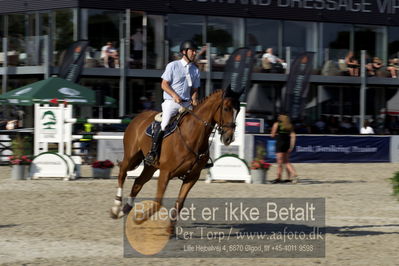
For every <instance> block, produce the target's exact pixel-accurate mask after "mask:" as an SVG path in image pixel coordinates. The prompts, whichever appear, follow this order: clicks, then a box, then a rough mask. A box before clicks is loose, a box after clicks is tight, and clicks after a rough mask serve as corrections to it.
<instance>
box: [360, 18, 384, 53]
mask: <svg viewBox="0 0 399 266" xmlns="http://www.w3.org/2000/svg"><path fill="white" fill-rule="evenodd" d="M385 29H386V28H385V27H381V26H370V25H367V26H362V25H357V26H355V36H354V42H355V54H356V53H357V54H358V55H360V51H361V50H366V51H367V55H368V56H369V57H374V56H377V57H379V58H381V59H383V60H385V59H386V46H387V44H386V41H385V39H386V38H385V36H386V33H385V32H386V30H385Z"/></svg>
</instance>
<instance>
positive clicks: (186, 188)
mask: <svg viewBox="0 0 399 266" xmlns="http://www.w3.org/2000/svg"><path fill="white" fill-rule="evenodd" d="M200 174H201V171H200V172H198V173H195V174H192V175H190V176H189V177H188V178H187V179H186V180H184V181H183V184H182V185H181V187H180V191H179V196H178V198H177V200H176V203H175V207H174V209H173V210H172V211H171V217H170V218H171V223H170V227H169V228H168V232H169V233H170V234H171V235H173V234H174V233H175V227H176V223H177V219H178V216H179V213H180V211H181V209H182V208H183V206H184V202H185V200H186V198H187V195H188V193H189V192H190V190H191V188H192V187H193V186H194V184H195V183H196V182H197V181H198V178H199V177H200Z"/></svg>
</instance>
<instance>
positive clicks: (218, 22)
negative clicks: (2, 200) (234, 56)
mask: <svg viewBox="0 0 399 266" xmlns="http://www.w3.org/2000/svg"><path fill="white" fill-rule="evenodd" d="M243 31H244V29H243V19H240V18H227V17H209V18H208V28H207V40H206V42H210V43H211V45H212V47H215V48H216V49H214V51H212V52H214V53H213V54H216V55H219V56H223V55H225V54H231V53H232V52H233V51H234V49H235V48H238V47H240V46H242V45H243V41H244V40H243V38H242V36H243V34H242V33H243ZM212 52H211V53H212Z"/></svg>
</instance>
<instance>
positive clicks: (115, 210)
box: [110, 206, 125, 219]
mask: <svg viewBox="0 0 399 266" xmlns="http://www.w3.org/2000/svg"><path fill="white" fill-rule="evenodd" d="M110 214H111V218H112V219H120V218H122V217H123V216H125V214H124V213H123V211H122V210H121V207H119V206H114V207H112V208H111V211H110Z"/></svg>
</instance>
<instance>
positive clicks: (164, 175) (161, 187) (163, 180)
mask: <svg viewBox="0 0 399 266" xmlns="http://www.w3.org/2000/svg"><path fill="white" fill-rule="evenodd" d="M169 178H170V173H169V172H165V171H162V170H161V171H160V173H159V178H158V186H157V194H156V196H155V201H154V203H153V204H152V205H151V206H150V207H149V208H148V209H147V210H146V211H145V212H143V213H142V212H140V213H135V216H134V222H135V223H136V224H141V223H143V222H145V221H147V220H148V219H149V218H150V217H151V216H152V215H154V214H155V213H156V212H157V211H159V210H160V209H161V206H162V200H163V197H164V195H165V191H166V187H167V186H168V183H169Z"/></svg>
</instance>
